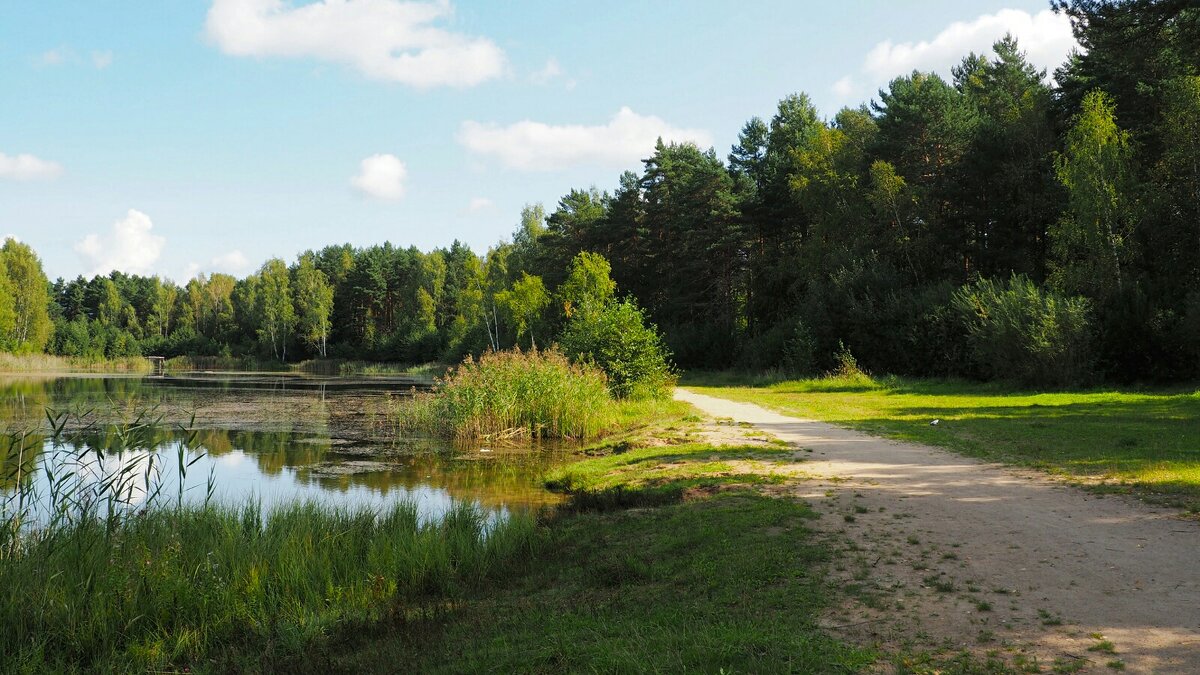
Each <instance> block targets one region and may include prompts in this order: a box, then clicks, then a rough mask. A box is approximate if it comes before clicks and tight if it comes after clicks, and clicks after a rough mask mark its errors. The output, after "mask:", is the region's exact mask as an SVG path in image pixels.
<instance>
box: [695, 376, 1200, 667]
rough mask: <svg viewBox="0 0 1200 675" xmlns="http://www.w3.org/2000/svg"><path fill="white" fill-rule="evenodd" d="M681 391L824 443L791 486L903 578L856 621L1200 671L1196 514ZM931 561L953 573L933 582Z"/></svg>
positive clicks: (875, 574)
mask: <svg viewBox="0 0 1200 675" xmlns="http://www.w3.org/2000/svg"><path fill="white" fill-rule="evenodd" d="M676 398H678V399H680V400H683V401H687V402H688V403H691V404H693V405H695V406H696V407H697V408H700V409H701V410H703V411H704V412H706V413H708V414H710V415H713V416H715V417H729V418H733V419H734V420H736V421H738V422H746V423H749V424H752V425H754V426H755V427H757V428H759V429H761V430H763V431H766V432H768V433H771V434H773V435H775V436H776V437H778V438H780V439H782V440H784V441H787V442H789V443H792V444H794V445H795V446H797V447H798V448H808V449H811V450H812V452H811V453H808V452H800V453H797V455H798V457H803V458H804V460H805V461H804V462H803V468H804V472H805V473H806V474H808V475H809V476H811V477H812V478H813V479H814V480H810V481H805V482H804V483H801V484H800V485H799V487H797V488H794V489H796V490H797V492H796V493H795V494H797V495H798V496H801V497H804V498H806V499H808V500H810V501H812V502H813V505H814V507H816V508H817V509H818V510H819V511H823V517H822V523H823V524H824V528H825V529H827V530H828V529H837V531H839V532H844V533H846V534H847V535H849V536H850V538H851V540H852V541H853V542H855V543H853V544H852V545H851V548H850V549H848V550H849V551H853V552H854V553H853V554H843V555H842V556H841V557H842V558H846V557H848V556H849V555H853V556H854V557H856V558H857V559H858V560H860V561H864V562H862V563H861V564H862V572H861V573H860V574H859V575H858V576H856V577H854V578H855V579H859V580H863V579H866V578H869V579H870V580H871V583H873V584H874V587H875V588H883V589H891V590H892V591H893V594H892V595H891V596H888V597H887V599H886V605H885V606H879V602H878V600H877V601H876V602H875V603H874V604H875V608H876V609H877V610H879V611H876V612H875V613H871V611H870V610H869V609H867V608H860V609H861V612H862V613H860V614H857V615H855V616H853V617H847V618H849V619H851V620H850V621H847V624H855V622H854V621H853V619H862V622H861V624H855V625H862V626H871V627H872V628H871V630H870V631H868V634H865V635H864V634H863V633H862V632H859V633H858V634H856V635H851V636H850V637H853V638H856V639H864V638H866V639H874V640H876V641H878V642H880V643H881V644H886V643H889V642H891V643H901V644H903V642H904V641H903V640H900V639H898V634H904V633H906V632H907V633H908V634H909V635H913V634H918V635H927V636H928V638H930V639H926V640H925V643H926V645H928V644H929V643H931V642H938V643H940V644H942V645H944V646H945V647H946V648H947V649H961V648H966V649H970V650H972V651H974V652H975V653H977V654H980V653H983V651H984V649H996V650H997V651H1005V649H1002V648H1005V647H1007V654H1006V655H1007V657H1009V658H1011V657H1012V656H1013V655H1014V654H1020V653H1022V652H1021V650H1022V649H1024V650H1026V651H1025V652H1024V653H1025V657H1024V658H1029V657H1037V658H1038V662H1039V663H1040V664H1042V665H1043V666H1044V667H1046V668H1047V669H1048V668H1049V666H1050V665H1051V662H1052V661H1053V660H1056V659H1057V660H1058V661H1060V662H1062V663H1071V662H1072V661H1074V662H1075V663H1076V665H1077V666H1079V665H1082V666H1084V670H1085V671H1094V672H1106V671H1107V672H1111V671H1109V669H1108V667H1107V665H1106V664H1108V663H1109V662H1111V661H1114V660H1118V659H1119V660H1120V661H1122V662H1123V663H1124V665H1125V671H1126V672H1146V673H1200V523H1197V522H1195V521H1186V520H1180V519H1178V518H1177V517H1175V516H1174V515H1173V512H1169V511H1165V510H1159V509H1154V508H1150V507H1147V506H1144V505H1142V504H1139V503H1136V502H1134V501H1132V500H1129V499H1125V498H1119V497H1097V496H1094V495H1090V494H1088V493H1086V492H1084V491H1082V490H1079V489H1077V488H1074V487H1071V486H1067V485H1063V484H1061V483H1058V482H1055V481H1053V480H1050V479H1047V478H1045V477H1042V476H1039V475H1036V474H1034V473H1032V472H1025V471H1017V470H1012V469H1006V468H1004V467H1001V466H999V465H995V464H988V463H984V462H980V461H977V460H974V459H970V458H967V457H963V456H960V455H956V454H953V453H950V452H947V451H944V450H939V449H936V448H931V447H928V446H922V445H916V444H911V443H900V442H895V441H888V440H884V439H880V438H876V437H872V436H868V435H865V434H862V433H858V432H855V431H851V430H847V429H842V428H839V427H835V426H832V425H829V424H825V423H821V422H815V421H810V420H801V419H798V418H794V417H787V416H784V415H782V414H779V413H775V412H772V411H769V410H766V409H764V408H762V407H760V406H757V405H753V404H747V403H736V402H732V401H726V400H723V399H718V398H713V397H709V396H704V395H701V394H697V393H694V392H690V391H686V390H682V389H680V390H677V391H676ZM850 509H853V510H850ZM848 514H855V515H848ZM881 561H883V564H880V562H881ZM868 568H869V569H868ZM849 571H850V572H853V571H854V570H849ZM934 577H937V578H938V579H941V580H944V581H945V582H946V584H950V585H952V586H953V589H951V590H947V586H945V585H942V587H941V588H940V589H939V590H938V591H935V590H933V589H932V588H931V587H932V586H937V585H939V584H938V583H936V582H935V581H934V579H933V578H934ZM982 601H986V604H990V605H991V607H989V608H986V609H984V610H983V611H981V608H980V604H981V602H982ZM869 604H870V603H869ZM863 617H866V618H865V619H863ZM1060 617H1061V620H1062V622H1061V625H1059V624H1058V622H1057V620H1056V619H1057V618H1060ZM905 621H907V622H908V623H907V624H906V623H905ZM887 622H890V623H891V626H890V628H889V627H885V626H883V625H882V624H883V623H887ZM839 627H844V626H833V628H839ZM889 631H891V632H890V633H889ZM913 631H916V633H914V632H913ZM1093 634H1102V635H1103V637H1104V638H1105V639H1107V640H1109V641H1111V642H1112V643H1113V646H1114V647H1115V650H1116V654H1110V653H1107V652H1106V651H1104V650H1103V646H1102V645H1101V644H1100V642H1099V638H1097V637H1095V636H1094V635H1093ZM908 646H912V643H911V642H909V643H908ZM1089 647H1091V648H1092V649H1091V650H1089ZM1018 658H1022V657H1018Z"/></svg>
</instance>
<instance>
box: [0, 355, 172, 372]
mask: <svg viewBox="0 0 1200 675" xmlns="http://www.w3.org/2000/svg"><path fill="white" fill-rule="evenodd" d="M70 371H89V372H101V373H127V372H128V373H145V372H149V371H150V362H149V361H147V360H146V359H144V358H141V357H136V356H131V357H126V358H116V359H96V358H89V357H85V356H54V355H53V354H11V353H9V352H0V373H64V372H70Z"/></svg>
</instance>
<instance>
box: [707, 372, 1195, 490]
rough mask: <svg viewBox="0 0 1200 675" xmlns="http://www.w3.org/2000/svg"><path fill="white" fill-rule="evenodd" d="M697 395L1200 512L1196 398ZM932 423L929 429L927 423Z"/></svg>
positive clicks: (948, 390) (811, 386) (1116, 393)
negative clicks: (1079, 481)
mask: <svg viewBox="0 0 1200 675" xmlns="http://www.w3.org/2000/svg"><path fill="white" fill-rule="evenodd" d="M687 384H688V385H689V388H691V389H694V390H695V391H697V392H700V393H704V394H709V395H713V396H720V397H723V398H729V399H733V400H738V401H747V402H753V403H759V404H762V405H765V406H767V407H769V408H773V409H775V410H778V411H780V412H783V413H786V414H789V415H794V416H796V417H802V418H808V419H816V420H822V421H827V422H833V423H835V424H840V425H845V426H849V427H853V428H856V429H860V430H863V431H866V432H869V433H873V434H877V435H882V436H887V437H889V438H898V439H903V440H910V441H916V442H921V443H927V444H931V445H938V446H942V447H947V448H950V449H953V450H957V451H960V452H964V453H966V454H970V455H974V456H978V457H983V458H986V459H993V460H998V461H1003V462H1010V463H1016V464H1021V465H1026V466H1033V467H1037V468H1040V469H1044V470H1048V471H1052V472H1056V473H1060V474H1063V475H1067V476H1072V477H1077V478H1082V479H1086V480H1087V481H1094V480H1102V481H1104V482H1105V483H1106V487H1107V489H1117V490H1121V489H1131V490H1134V491H1137V492H1139V493H1141V494H1145V495H1152V496H1155V497H1156V498H1158V499H1162V500H1165V501H1167V502H1168V503H1171V504H1176V505H1179V506H1185V507H1188V508H1200V393H1198V392H1196V391H1195V390H1194V389H1192V388H1179V389H1173V390H1121V389H1112V388H1106V389H1094V390H1086V391H1074V392H1061V391H1060V392H1034V391H1022V390H1015V389H1012V388H1010V387H1005V386H1002V385H987V384H978V383H971V382H960V381H933V380H911V379H902V378H866V377H860V378H849V379H847V378H821V379H810V380H793V381H777V382H763V381H761V380H760V381H758V382H754V383H752V384H753V386H739V385H737V378H736V377H733V376H729V375H718V376H711V375H706V376H694V377H693V378H692V379H690V380H687ZM935 419H937V420H940V422H939V423H938V425H936V426H931V425H930V422H931V421H933V420H935Z"/></svg>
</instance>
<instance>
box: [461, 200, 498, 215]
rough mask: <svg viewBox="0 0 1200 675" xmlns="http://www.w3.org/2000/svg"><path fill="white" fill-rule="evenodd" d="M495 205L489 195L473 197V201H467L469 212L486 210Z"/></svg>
mask: <svg viewBox="0 0 1200 675" xmlns="http://www.w3.org/2000/svg"><path fill="white" fill-rule="evenodd" d="M494 205H495V203H494V202H492V200H490V199H488V198H487V197H472V198H471V201H470V202H468V203H467V213H479V212H480V211H486V210H488V209H490V208H492V206H494Z"/></svg>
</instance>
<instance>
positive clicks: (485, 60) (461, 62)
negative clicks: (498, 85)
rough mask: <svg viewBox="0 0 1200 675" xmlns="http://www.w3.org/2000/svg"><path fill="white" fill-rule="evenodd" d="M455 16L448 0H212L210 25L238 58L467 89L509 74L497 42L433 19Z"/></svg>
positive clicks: (211, 32) (214, 38)
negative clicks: (299, 61) (321, 64)
mask: <svg viewBox="0 0 1200 675" xmlns="http://www.w3.org/2000/svg"><path fill="white" fill-rule="evenodd" d="M452 14H453V8H452V7H451V5H450V3H449V2H448V1H446V0H436V1H433V2H402V1H400V0H320V1H319V2H313V3H310V4H301V5H297V4H293V3H291V2H285V1H284V0H214V1H213V4H212V6H211V7H210V8H209V10H208V18H207V20H206V23H205V31H206V33H207V35H208V37H209V38H210V39H211V40H212V41H213V42H214V43H215V44H216V45H217V46H218V47H219V48H220V49H221V51H223V52H225V53H226V54H230V55H234V56H280V57H290V58H300V57H309V58H315V59H318V60H322V61H331V62H335V63H341V64H345V65H348V66H351V67H353V68H355V69H357V70H358V71H359V72H361V73H363V74H364V75H366V76H368V77H371V78H374V79H379V80H388V81H392V82H400V83H403V84H407V85H411V86H415V87H434V86H439V85H451V86H458V87H467V86H472V85H476V84H479V83H480V82H484V81H486V80H489V79H492V78H495V77H499V76H500V75H502V74H504V72H505V70H506V68H507V65H506V58H505V55H504V52H503V51H502V50H501V49H500V48H499V47H498V46H496V44H495V43H493V42H492V41H491V40H488V39H486V38H481V37H473V36H468V35H464V34H462V33H455V32H452V31H449V30H445V29H443V28H439V27H437V26H436V25H435V24H437V23H439V22H442V21H445V20H446V19H448V18H449V17H450V16H451V15H452Z"/></svg>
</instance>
